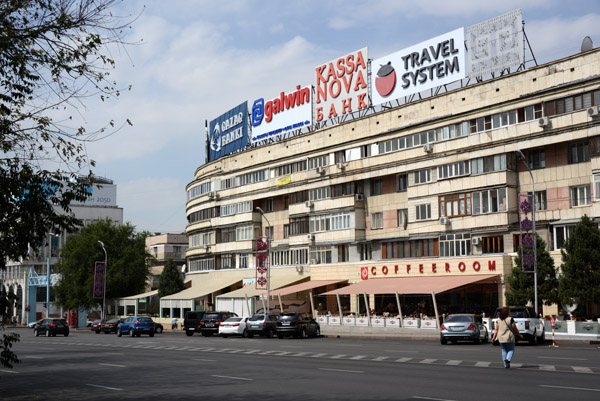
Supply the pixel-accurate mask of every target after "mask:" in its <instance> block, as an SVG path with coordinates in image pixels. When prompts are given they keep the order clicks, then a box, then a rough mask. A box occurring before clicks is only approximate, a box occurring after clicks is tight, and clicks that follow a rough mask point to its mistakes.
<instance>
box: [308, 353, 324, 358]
mask: <svg viewBox="0 0 600 401" xmlns="http://www.w3.org/2000/svg"><path fill="white" fill-rule="evenodd" d="M325 355H327V354H314V355H311V356H310V357H311V358H320V357H322V356H325Z"/></svg>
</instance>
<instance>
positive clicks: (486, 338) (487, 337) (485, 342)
mask: <svg viewBox="0 0 600 401" xmlns="http://www.w3.org/2000/svg"><path fill="white" fill-rule="evenodd" d="M489 342H490V335H489V334H488V333H487V332H486V333H485V337H484V338H483V343H484V344H487V343H489Z"/></svg>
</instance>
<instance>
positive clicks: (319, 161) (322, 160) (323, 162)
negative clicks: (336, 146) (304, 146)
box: [308, 155, 329, 170]
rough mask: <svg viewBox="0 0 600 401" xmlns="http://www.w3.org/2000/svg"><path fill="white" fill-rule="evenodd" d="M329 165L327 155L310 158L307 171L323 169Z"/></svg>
mask: <svg viewBox="0 0 600 401" xmlns="http://www.w3.org/2000/svg"><path fill="white" fill-rule="evenodd" d="M328 165H329V155H323V156H317V157H311V158H310V159H308V169H309V170H312V169H314V168H317V167H325V166H328Z"/></svg>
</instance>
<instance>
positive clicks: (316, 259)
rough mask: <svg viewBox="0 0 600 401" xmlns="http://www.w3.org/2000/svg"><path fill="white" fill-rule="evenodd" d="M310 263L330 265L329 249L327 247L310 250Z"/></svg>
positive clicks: (316, 247)
mask: <svg viewBox="0 0 600 401" xmlns="http://www.w3.org/2000/svg"><path fill="white" fill-rule="evenodd" d="M310 259H311V260H310V263H311V264H313V265H320V264H324V263H331V248H330V247H328V246H315V247H313V248H311V250H310Z"/></svg>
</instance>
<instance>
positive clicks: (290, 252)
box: [270, 248, 308, 266]
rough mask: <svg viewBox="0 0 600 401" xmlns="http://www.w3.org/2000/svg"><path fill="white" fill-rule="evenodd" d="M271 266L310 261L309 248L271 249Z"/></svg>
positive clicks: (300, 263)
mask: <svg viewBox="0 0 600 401" xmlns="http://www.w3.org/2000/svg"><path fill="white" fill-rule="evenodd" d="M270 261H271V266H290V265H305V264H307V263H308V249H307V248H299V249H286V250H281V251H271V258H270Z"/></svg>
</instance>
